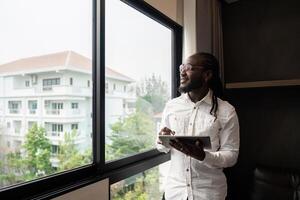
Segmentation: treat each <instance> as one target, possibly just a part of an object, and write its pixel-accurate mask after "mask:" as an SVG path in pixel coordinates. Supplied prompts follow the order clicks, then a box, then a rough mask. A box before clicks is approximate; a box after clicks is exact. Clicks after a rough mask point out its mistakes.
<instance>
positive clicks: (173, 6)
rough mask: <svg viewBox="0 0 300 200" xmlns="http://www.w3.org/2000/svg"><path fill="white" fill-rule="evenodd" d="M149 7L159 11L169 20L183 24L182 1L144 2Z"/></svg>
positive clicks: (147, 0)
mask: <svg viewBox="0 0 300 200" xmlns="http://www.w3.org/2000/svg"><path fill="white" fill-rule="evenodd" d="M145 1H146V2H147V3H149V4H150V5H151V6H153V7H154V8H156V9H157V10H159V11H161V12H162V13H164V14H165V15H167V16H168V17H169V18H171V19H172V20H174V21H175V22H177V23H178V24H180V25H182V24H183V0H145Z"/></svg>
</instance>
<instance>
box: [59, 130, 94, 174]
mask: <svg viewBox="0 0 300 200" xmlns="http://www.w3.org/2000/svg"><path fill="white" fill-rule="evenodd" d="M76 137H77V131H76V130H72V131H71V133H67V132H66V133H65V134H64V141H63V142H62V143H60V145H59V153H58V160H59V166H58V170H59V171H64V170H69V169H74V168H76V167H80V166H82V165H85V164H88V163H91V162H92V150H91V148H90V149H87V150H86V151H85V152H84V153H80V152H79V150H78V149H77V147H76V144H75V138H76Z"/></svg>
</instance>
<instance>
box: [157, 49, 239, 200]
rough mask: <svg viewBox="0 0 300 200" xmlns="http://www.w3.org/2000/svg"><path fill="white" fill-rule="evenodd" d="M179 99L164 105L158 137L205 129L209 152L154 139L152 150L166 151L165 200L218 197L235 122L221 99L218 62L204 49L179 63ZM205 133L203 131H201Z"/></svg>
mask: <svg viewBox="0 0 300 200" xmlns="http://www.w3.org/2000/svg"><path fill="white" fill-rule="evenodd" d="M179 90H180V91H181V92H182V94H181V96H180V97H177V98H174V99H172V100H170V101H169V102H168V103H167V104H166V107H165V109H164V112H163V117H162V123H161V128H162V129H161V131H160V132H159V135H199V136H204V135H203V134H204V133H206V134H207V133H209V137H210V140H211V143H212V148H211V149H210V150H204V149H203V147H202V144H201V142H199V141H197V142H196V143H195V145H191V144H185V143H183V142H182V141H179V140H176V141H172V142H170V145H171V148H167V147H165V146H163V145H162V143H161V141H160V140H159V139H158V140H157V149H158V150H159V151H162V152H166V153H167V152H169V151H170V152H171V164H170V170H169V174H168V177H167V181H166V186H165V199H166V200H186V199H188V200H224V199H225V197H226V194H227V183H226V177H225V175H224V173H223V168H225V167H230V166H233V165H234V164H235V163H236V161H237V157H238V152H239V123H238V118H237V114H236V112H235V109H234V107H233V106H232V105H230V104H229V103H228V102H226V101H223V100H221V99H220V98H218V97H220V96H221V95H222V90H223V88H222V83H221V80H220V78H219V63H218V61H217V59H216V58H215V57H214V56H213V55H211V54H208V53H196V54H194V55H192V56H190V57H189V58H187V60H186V62H185V63H184V64H182V65H181V66H180V87H179ZM205 136H207V135H205Z"/></svg>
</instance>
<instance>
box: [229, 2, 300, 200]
mask: <svg viewBox="0 0 300 200" xmlns="http://www.w3.org/2000/svg"><path fill="white" fill-rule="evenodd" d="M299 23H300V1H298V0H286V1H277V0H275V1H269V0H240V1H238V2H236V3H233V4H224V5H223V36H224V38H223V39H224V68H225V81H226V82H227V83H229V82H247V81H257V80H263V81H267V80H273V79H293V78H299V77H300V67H299V66H300V60H299V52H300V37H299V35H300V29H299V28H300V24H299ZM299 89H300V86H293V87H270V88H256V89H231V90H226V96H227V98H228V100H229V102H230V103H232V104H233V105H234V106H235V107H236V110H237V113H238V116H239V121H240V136H241V146H240V155H239V160H238V163H237V165H236V166H235V167H233V168H231V169H228V170H226V173H227V175H228V181H229V199H231V200H232V199H233V200H235V199H249V197H250V195H251V192H252V182H253V169H254V168H255V167H256V166H258V165H264V166H269V167H274V168H284V169H294V170H298V171H299V170H300V159H299V158H300V151H299V147H298V141H300V134H299V122H300V115H299V113H300V103H299V102H300V92H299V91H300V90H299Z"/></svg>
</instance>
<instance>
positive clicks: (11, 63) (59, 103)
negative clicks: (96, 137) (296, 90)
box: [0, 0, 94, 199]
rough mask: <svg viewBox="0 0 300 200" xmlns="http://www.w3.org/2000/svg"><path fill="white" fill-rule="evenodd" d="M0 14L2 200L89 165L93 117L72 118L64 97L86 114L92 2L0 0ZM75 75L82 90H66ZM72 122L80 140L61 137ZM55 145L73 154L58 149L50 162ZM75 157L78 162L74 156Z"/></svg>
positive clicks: (89, 109)
mask: <svg viewBox="0 0 300 200" xmlns="http://www.w3.org/2000/svg"><path fill="white" fill-rule="evenodd" d="M0 13H1V14H0V27H1V29H3V30H5V31H4V32H3V31H1V37H0V44H1V45H0V52H5V54H3V53H1V55H0V69H1V70H0V82H1V84H0V85H1V89H0V90H1V91H0V104H1V106H2V107H3V106H4V105H5V107H6V109H4V108H3V110H4V111H5V112H4V113H1V114H0V115H1V117H0V118H1V119H0V127H2V126H1V122H2V121H3V122H5V123H7V124H4V125H7V126H8V127H9V130H6V128H5V129H1V128H0V136H1V138H0V140H1V142H0V149H1V151H0V158H1V162H0V190H1V192H0V196H1V197H2V196H5V195H3V193H2V191H3V190H7V191H10V194H13V195H16V196H15V197H11V196H6V198H7V199H24V198H25V197H24V196H26V195H27V196H29V195H33V193H34V192H35V193H38V192H41V191H43V190H44V192H45V189H43V190H41V188H39V187H40V185H43V184H42V183H43V180H44V179H48V178H50V179H53V177H52V175H53V176H61V174H68V173H70V171H72V170H74V169H77V168H78V167H86V166H89V165H90V164H91V163H93V156H92V155H93V150H92V146H93V145H92V142H93V138H92V137H91V135H90V133H91V132H93V129H92V127H93V123H92V120H93V119H92V118H90V116H89V114H86V115H82V116H78V114H76V115H75V114H74V113H73V112H72V110H71V108H70V102H73V101H76V100H80V101H81V102H82V104H83V105H84V108H83V109H84V111H85V112H86V113H90V112H92V109H93V105H92V101H93V88H92V87H90V88H88V89H87V87H86V84H87V83H86V80H92V77H93V62H94V59H93V52H94V50H93V41H92V40H93V34H94V33H93V0H78V1H70V0H59V1H53V0H43V1H42V2H41V1H36V0H26V2H25V1H24V2H22V1H18V0H1V1H0ZM16 30H21V32H22V33H21V34H18V32H20V31H16ZM77 80H81V84H82V87H78V88H77V87H76V88H74V87H70V85H76V83H77ZM3 88H5V91H2V89H3ZM2 102H3V103H2ZM40 103H41V105H40ZM2 104H4V105H2ZM64 104H65V105H64ZM24 105H25V106H24ZM66 105H68V108H66ZM73 107H74V108H76V107H78V104H74V105H73ZM13 114H14V115H16V114H22V116H14V115H13ZM32 114H34V116H33V115H32ZM50 115H51V116H50ZM8 121H9V122H10V123H9V122H8ZM78 121H80V123H82V124H83V125H82V126H81V127H80V128H81V129H80V131H81V138H80V140H79V139H77V138H74V137H69V138H67V139H65V137H64V136H65V133H66V134H69V133H71V129H70V124H73V123H74V124H76V123H78ZM54 136H55V137H54ZM16 140H18V141H22V145H21V144H19V142H18V141H16ZM6 141H11V143H10V149H9V151H6V150H5V151H3V149H5V148H6ZM73 143H76V146H74V145H73V146H72V145H70V144H73ZM23 144H30V145H23ZM1 145H2V146H1ZM62 145H66V146H68V147H69V146H71V147H70V149H69V150H70V151H73V152H75V153H74V154H73V155H71V154H68V153H67V151H64V154H61V155H60V156H58V157H56V158H55V159H53V158H52V157H51V156H50V154H51V152H52V153H57V152H58V149H59V147H60V146H62ZM77 145H78V147H77ZM51 146H52V147H51ZM51 148H52V149H51ZM32 155H36V156H37V159H33V158H32ZM75 157H76V158H78V157H80V158H81V159H80V160H77V161H74V160H76V159H75ZM28 160H30V161H31V163H29V162H28ZM4 175H5V176H4ZM50 175H51V176H50ZM41 178H42V179H41ZM55 179H56V178H54V180H55ZM65 179H66V178H64V179H62V181H55V184H54V185H56V186H57V185H59V184H62V183H63V182H64V180H65ZM35 181H37V184H35ZM19 184H21V186H20V185H19ZM34 185H35V188H34ZM47 185H48V186H47V187H49V185H51V184H49V183H48V184H47ZM54 185H53V186H54ZM53 186H50V187H53ZM11 187H12V188H14V187H16V192H11V191H12V190H11ZM20 187H29V188H30V189H25V190H22V189H21V190H20V189H18V188H20ZM44 188H45V187H44ZM21 191H26V193H27V194H24V193H23V192H21ZM30 191H32V192H30ZM20 192H21V193H22V196H17V195H19V193H20ZM28 192H29V193H31V194H29V193H28ZM20 195H21V194H20ZM26 199H32V198H31V197H28V198H26Z"/></svg>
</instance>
